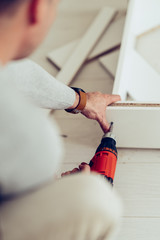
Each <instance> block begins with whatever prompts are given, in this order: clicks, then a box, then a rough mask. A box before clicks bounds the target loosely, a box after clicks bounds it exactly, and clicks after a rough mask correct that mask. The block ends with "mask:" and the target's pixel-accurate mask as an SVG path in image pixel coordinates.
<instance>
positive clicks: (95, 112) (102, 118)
mask: <svg viewBox="0 0 160 240" xmlns="http://www.w3.org/2000/svg"><path fill="white" fill-rule="evenodd" d="M120 100H121V98H120V96H119V95H108V94H102V93H100V92H93V93H87V104H86V106H85V108H84V110H83V111H82V114H83V115H84V116H86V117H87V118H89V119H93V120H96V121H98V123H99V124H100V126H101V128H102V130H103V132H104V133H106V132H108V130H109V124H108V122H107V120H106V108H107V106H108V105H110V104H112V103H114V102H117V101H120Z"/></svg>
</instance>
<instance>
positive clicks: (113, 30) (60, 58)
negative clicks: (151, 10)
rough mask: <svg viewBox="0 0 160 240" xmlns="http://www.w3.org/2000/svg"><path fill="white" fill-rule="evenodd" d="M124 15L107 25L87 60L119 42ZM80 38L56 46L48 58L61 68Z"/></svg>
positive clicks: (112, 47) (118, 44)
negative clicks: (58, 46)
mask: <svg viewBox="0 0 160 240" xmlns="http://www.w3.org/2000/svg"><path fill="white" fill-rule="evenodd" d="M124 23H125V16H122V17H120V18H118V19H116V20H114V21H113V22H111V24H110V25H109V27H108V28H107V30H106V31H105V33H104V34H103V35H102V37H101V38H100V40H99V42H98V43H97V44H96V46H95V47H94V49H93V50H92V51H91V53H90V54H89V56H88V58H87V60H88V61H89V60H92V59H94V58H96V57H98V56H100V55H101V54H103V53H104V52H107V51H109V50H110V49H114V48H116V47H118V46H120V44H121V40H122V36H123V28H124ZM79 42H80V39H78V40H75V41H72V42H70V43H68V44H66V45H64V46H62V47H60V48H57V49H55V50H53V51H52V52H50V53H49V54H48V59H49V60H50V61H52V62H53V63H54V64H55V65H56V66H57V67H58V68H59V69H61V68H63V66H64V64H65V63H66V62H67V60H68V58H69V57H70V55H71V53H72V52H73V51H74V50H75V49H76V47H77V45H78V44H79Z"/></svg>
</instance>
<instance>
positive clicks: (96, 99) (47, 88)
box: [0, 0, 120, 240]
mask: <svg viewBox="0 0 160 240" xmlns="http://www.w3.org/2000/svg"><path fill="white" fill-rule="evenodd" d="M57 3H58V1H56V0H1V1H0V36H1V37H0V62H1V73H0V111H1V117H0V131H1V138H0V139H1V141H0V142H1V145H0V195H1V199H3V200H5V199H8V198H11V199H13V197H14V198H17V199H18V200H17V201H16V200H12V202H11V203H9V204H7V203H3V205H2V207H1V209H0V212H1V216H3V217H2V219H1V221H2V225H3V226H7V224H8V229H10V228H9V226H10V224H11V225H12V224H13V223H14V224H17V222H16V221H14V220H13V219H12V217H13V216H14V218H15V219H19V220H20V222H21V221H24V219H26V215H25V214H28V213H29V212H34V211H33V210H31V208H30V209H27V210H26V208H25V207H24V208H23V209H24V212H23V214H24V215H23V214H22V211H20V212H21V214H22V215H21V214H20V215H21V217H20V215H19V217H17V216H15V215H14V213H15V209H17V211H18V213H19V209H20V206H26V205H25V204H24V202H23V199H22V202H21V199H19V197H18V196H20V197H21V196H22V194H24V196H25V195H26V194H27V193H28V194H29V199H30V194H31V196H32V193H31V191H36V190H37V189H40V190H39V191H40V195H41V193H42V192H43V191H44V192H43V194H42V195H41V197H42V196H44V194H45V191H46V189H44V186H45V184H47V182H48V181H51V180H52V179H53V176H54V174H55V173H56V171H57V168H58V165H59V161H60V159H61V152H62V146H61V142H60V139H59V137H58V130H57V126H56V123H55V125H54V126H53V124H51V123H50V122H48V120H47V119H46V118H44V116H43V115H42V113H41V112H40V111H39V110H38V108H37V107H36V106H34V105H33V104H32V103H31V101H29V100H28V99H27V98H24V96H23V95H22V94H21V93H20V91H19V89H20V90H22V92H24V93H25V95H27V97H29V98H30V99H32V102H34V103H39V105H41V106H42V107H46V108H52V109H66V110H67V111H69V112H72V111H75V110H80V111H81V113H82V114H83V115H85V116H86V117H87V118H90V119H95V120H97V121H98V122H99V124H100V126H101V128H102V129H103V131H104V132H107V130H108V123H107V121H106V117H105V111H106V107H107V105H109V104H111V103H112V102H115V101H118V100H120V97H119V96H111V95H105V94H101V93H99V92H98V93H97V92H96V93H86V94H85V93H83V94H82V93H80V92H83V91H81V90H77V89H74V90H73V89H71V88H69V87H67V86H65V85H63V84H62V83H59V82H58V81H56V80H55V79H54V78H52V77H51V76H50V75H49V74H47V73H46V72H44V70H42V69H41V68H40V67H38V66H37V65H36V64H34V63H32V62H30V61H24V62H20V63H17V64H16V63H15V65H14V66H13V65H11V66H10V65H9V66H5V65H6V64H7V63H8V62H9V61H11V60H18V59H22V58H24V57H27V56H28V55H29V54H30V53H32V51H33V50H34V49H35V48H36V47H37V46H38V45H39V44H40V43H41V41H42V39H43V38H44V36H45V35H46V33H47V31H48V29H49V26H50V25H51V23H52V21H53V19H54V17H55V13H56V6H57ZM15 69H17V70H15ZM6 71H7V73H6ZM8 74H10V77H9V75H8ZM24 76H25V77H24ZM14 79H16V80H15V81H14ZM43 79H45V81H43ZM12 80H13V81H12ZM82 100H83V101H82ZM80 106H81V109H79V107H80ZM80 169H82V170H87V171H89V166H86V165H85V166H83V165H81V166H80ZM91 178H92V180H93V182H94V183H95V184H94V187H95V189H99V186H100V188H102V189H103V190H104V186H105V187H106V183H104V182H103V183H102V182H101V181H102V180H97V177H93V176H91ZM95 178H96V180H95ZM82 179H85V182H86V186H85V187H84V188H85V189H86V190H87V189H88V191H90V190H89V188H90V187H91V184H90V183H91V179H90V177H89V179H88V178H86V177H84V176H83V174H82V176H80V175H79V176H75V177H71V178H69V180H68V185H67V183H66V182H67V180H61V181H60V182H58V183H56V184H54V186H52V190H51V189H48V187H47V189H48V190H47V194H49V192H50V193H51V192H52V191H53V192H54V193H53V195H54V194H56V189H55V188H56V186H59V187H58V191H60V192H63V194H64V192H65V189H66V188H67V187H68V188H69V187H70V186H72V184H73V186H72V187H73V188H74V186H76V188H79V191H80V193H81V194H80V197H82V199H81V201H79V203H78V199H79V198H78V199H77V203H78V204H82V205H83V204H84V205H85V201H84V199H86V198H85V197H84V198H83V195H84V191H83V187H82V186H81V183H80V182H82V181H83V180H82ZM70 180H71V181H70ZM65 181H66V182H65ZM99 181H100V183H99ZM96 185H97V187H96ZM89 186H90V187H89ZM41 188H42V189H43V190H42V192H41ZM53 189H54V190H53ZM62 190H63V191H62ZM86 190H85V191H86ZM48 191H49V192H48ZM94 191H96V190H94V189H92V191H91V192H92V194H93V193H94ZM107 191H108V190H107ZM91 192H90V193H91ZM95 193H96V192H95ZM34 194H36V193H33V195H34ZM63 194H62V195H63ZM72 194H73V192H72V193H70V194H68V195H66V200H68V201H67V203H66V204H68V203H69V202H72V201H73V199H72V197H71V196H72ZM108 194H111V193H110V190H109V191H108V192H106V190H104V193H102V192H101V191H100V195H101V198H102V196H105V197H104V198H105V199H106V196H107V195H108ZM53 195H52V197H53ZM93 195H94V194H93ZM111 195H112V194H111ZM89 196H90V194H89ZM89 196H88V201H89ZM41 197H40V196H39V197H38V195H36V201H37V199H38V202H39V204H40V202H41V201H40V200H39V199H40V198H41ZM52 197H50V198H49V199H50V200H51V199H52ZM56 197H57V199H56ZM63 197H64V196H63ZM110 197H111V199H112V198H113V202H114V198H115V197H114V196H110ZM42 198H43V197H42ZM25 199H27V197H26V198H25ZM29 199H28V202H30V200H29ZM31 199H32V197H31ZM55 199H56V200H55ZM71 199H72V201H71ZM54 200H55V202H54ZM54 200H53V202H54V204H53V207H55V206H56V205H57V204H58V203H60V202H61V201H60V199H59V197H58V196H55V195H54ZM19 201H20V202H19ZM25 201H26V200H25ZM17 202H18V204H17ZM33 202H34V201H33ZM33 202H30V204H29V205H28V204H27V205H28V206H30V207H31V206H32V205H34V206H35V204H33ZM38 202H37V203H38ZM75 202H76V200H75ZM97 202H98V200H97V201H96V203H97ZM72 203H73V202H72ZM10 204H11V205H12V204H13V205H14V204H15V205H14V207H13V206H11V205H10ZM41 204H42V205H41ZM41 204H40V205H39V207H40V209H41V210H42V212H43V211H45V207H44V206H45V204H44V202H43V201H42V202H41ZM43 204H44V205H43ZM49 204H50V203H47V205H49ZM100 205H101V204H100ZM18 206H19V207H18ZM58 206H59V205H57V208H58ZM67 206H68V205H65V204H64V201H63V202H61V206H59V208H61V209H63V212H65V211H67V210H66V209H68V208H67ZM69 206H70V207H72V206H73V204H71V205H69ZM76 206H77V204H76ZM91 206H92V207H93V205H91ZM108 206H109V203H108ZM115 206H119V203H118V200H117V202H116V200H115ZM115 206H114V204H113V208H114V207H115ZM92 207H91V209H92V210H93V208H92ZM95 207H97V206H96V205H95ZM57 208H56V209H57ZM88 208H89V207H88ZM88 208H87V212H88ZM117 208H118V207H117ZM9 209H10V211H9ZM13 209H14V212H13V211H12V210H13ZM40 209H39V210H40ZM56 209H55V210H56ZM80 209H81V207H80ZM107 209H108V208H107ZM118 209H119V208H118ZM21 210H22V209H21ZM25 210H26V212H25ZM59 210H60V209H59ZM74 210H75V212H76V211H78V212H76V213H77V214H76V215H75V219H76V220H77V219H79V218H78V217H79V215H78V214H80V213H79V210H77V208H75V209H74ZM85 210H86V208H85ZM55 212H56V211H55ZM90 212H91V211H90ZM106 212H107V214H108V210H106ZM44 214H46V211H45V212H44ZM11 216H12V217H11ZM45 216H46V217H48V214H47V215H45ZM64 216H65V214H64ZM64 216H63V217H64ZM87 216H90V215H88V214H87ZM97 216H98V218H99V214H98V215H97ZM114 216H115V217H113V214H112V213H110V219H112V217H113V222H112V223H117V219H118V216H119V212H118V213H117V214H115V215H114ZM37 217H38V214H36V215H35V218H34V219H35V221H36V222H35V223H34V224H31V225H28V226H30V227H31V226H32V227H33V225H34V226H35V228H34V233H35V232H36V233H37V234H38V235H37V238H36V237H35V235H34V234H33V235H34V237H33V236H32V237H31V236H30V234H31V233H30V231H31V229H30V228H29V229H28V231H26V232H25V230H26V229H25V227H24V229H23V230H24V231H22V232H21V234H19V235H18V234H17V232H16V231H17V228H16V227H17V225H14V224H13V225H14V230H15V232H14V231H11V232H12V233H8V231H9V230H8V231H5V230H4V229H5V228H3V230H4V233H3V231H2V237H3V235H4V239H7V240H8V239H16V240H18V239H23V238H24V239H40V235H39V234H40V229H41V227H42V226H46V221H45V218H44V222H43V224H42V226H41V227H40V225H38V226H39V227H38V228H37V230H36V224H37V222H38V220H37ZM67 217H68V212H67V213H66V218H65V217H64V218H63V220H64V219H67ZM57 218H59V215H57ZM6 219H7V220H6ZM11 219H12V221H11ZM38 219H39V218H38ZM60 219H61V218H60ZM71 219H72V218H71ZM73 219H74V217H73ZM86 219H87V218H86ZM104 219H107V221H108V218H106V215H104ZM32 220H33V218H32ZM52 220H53V219H52ZM61 220H62V219H61ZM79 220H80V219H79ZM79 220H78V221H79ZM101 220H102V219H101ZM50 221H51V220H50ZM81 221H82V219H81ZM53 222H54V221H53ZM53 222H52V224H53ZM54 223H55V222H54ZM60 223H61V222H59V224H60ZM108 223H110V224H109V225H108V226H109V227H111V225H112V224H111V222H110V221H108ZM48 224H50V223H48ZM72 224H73V222H72V221H71V222H70V225H69V226H71V225H72ZM82 225H83V221H82ZM55 226H57V225H56V224H54V227H55ZM64 228H65V223H64ZM54 230H55V231H54V234H56V230H57V228H54ZM106 230H107V229H105V228H104V231H106ZM44 231H45V230H44ZM48 231H49V230H48ZM108 231H109V230H108ZM9 232H10V231H9ZM24 232H25V235H24V237H23V238H22V236H23V235H22V234H23V233H24ZM49 232H50V231H49ZM71 232H72V230H71ZM110 232H112V228H111V229H110V231H109V233H110ZM32 233H33V232H32ZM10 234H11V235H10ZM14 234H15V235H14ZM27 234H28V235H27ZM47 234H48V232H47ZM52 234H53V233H52ZM52 234H51V235H52ZM59 234H60V232H59V231H58V230H57V236H60V235H59ZM105 234H108V233H107V232H106V233H105ZM13 235H14V236H13ZM26 236H27V237H26ZM29 236H30V237H29ZM46 236H47V235H45V237H44V238H43V237H42V236H41V237H42V238H41V239H47V237H46ZM68 236H69V235H68ZM51 237H53V236H51ZM98 237H99V236H97V238H98ZM2 239H3V238H2ZM48 239H51V238H48ZM55 239H60V238H59V237H57V238H55ZM61 239H62V235H61ZM66 239H67V238H66ZM73 239H76V238H73Z"/></svg>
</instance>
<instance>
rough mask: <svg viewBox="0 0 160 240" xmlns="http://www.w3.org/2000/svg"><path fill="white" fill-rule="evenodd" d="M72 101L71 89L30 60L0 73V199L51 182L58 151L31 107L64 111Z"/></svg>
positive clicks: (54, 131)
mask: <svg viewBox="0 0 160 240" xmlns="http://www.w3.org/2000/svg"><path fill="white" fill-rule="evenodd" d="M20 90H21V91H20ZM22 93H23V94H22ZM74 101H75V92H74V91H73V90H72V89H71V88H69V87H67V86H66V85H64V84H62V83H60V82H59V81H57V80H56V79H55V78H53V77H52V76H51V75H49V74H48V73H47V72H46V71H44V70H43V69H42V68H41V67H40V66H38V65H37V64H35V63H34V62H32V61H30V60H23V61H20V62H14V63H11V64H9V65H8V66H6V67H5V68H4V69H1V71H0V195H7V194H17V193H20V192H23V191H26V190H29V189H32V188H35V187H37V186H39V185H41V184H43V183H45V182H47V181H49V180H50V179H52V178H53V177H54V174H55V173H56V171H57V169H58V167H59V164H60V160H61V158H62V149H63V147H62V143H61V141H60V139H59V131H58V128H57V125H56V123H54V124H53V123H51V122H50V121H49V120H48V119H47V118H46V116H45V115H44V113H43V112H42V111H41V110H40V108H38V107H37V106H36V105H38V106H40V107H43V108H49V109H65V108H68V107H70V106H72V105H73V103H74Z"/></svg>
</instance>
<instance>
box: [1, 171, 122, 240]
mask: <svg viewBox="0 0 160 240" xmlns="http://www.w3.org/2000/svg"><path fill="white" fill-rule="evenodd" d="M120 216H121V202H120V200H119V198H118V197H117V195H116V193H115V192H114V191H113V190H112V188H111V187H110V185H109V183H107V182H106V180H104V179H102V178H101V176H97V175H84V174H74V175H71V176H66V177H64V178H62V179H60V180H57V181H54V182H52V183H50V184H48V185H46V186H44V187H42V188H41V189H39V190H37V191H34V192H32V193H30V194H27V195H26V196H24V197H20V198H17V199H14V200H12V201H9V202H6V203H4V204H2V205H1V206H0V234H1V235H0V239H1V240H84V239H85V240H104V239H107V240H110V239H114V236H115V234H116V232H117V229H118V226H119V221H120Z"/></svg>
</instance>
